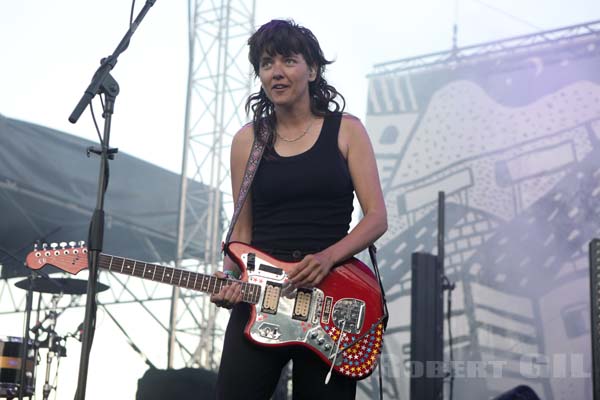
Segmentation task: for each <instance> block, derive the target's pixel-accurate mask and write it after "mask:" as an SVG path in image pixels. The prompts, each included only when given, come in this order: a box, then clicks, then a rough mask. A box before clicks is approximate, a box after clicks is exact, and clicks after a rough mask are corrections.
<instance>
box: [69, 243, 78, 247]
mask: <svg viewBox="0 0 600 400" xmlns="http://www.w3.org/2000/svg"><path fill="white" fill-rule="evenodd" d="M76 244H77V243H75V242H69V246H71V247H75V245H76Z"/></svg>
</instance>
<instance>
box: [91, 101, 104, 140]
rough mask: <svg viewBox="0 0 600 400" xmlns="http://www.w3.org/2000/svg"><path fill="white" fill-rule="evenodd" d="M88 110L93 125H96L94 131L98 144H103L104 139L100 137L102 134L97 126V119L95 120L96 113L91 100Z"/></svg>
mask: <svg viewBox="0 0 600 400" xmlns="http://www.w3.org/2000/svg"><path fill="white" fill-rule="evenodd" d="M103 106H104V105H103ZM90 112H91V113H92V120H93V121H94V126H95V127H96V133H97V134H98V140H100V146H104V140H103V139H102V134H101V133H100V128H99V127H98V121H96V114H95V113H94V105H93V104H92V102H91V101H90Z"/></svg>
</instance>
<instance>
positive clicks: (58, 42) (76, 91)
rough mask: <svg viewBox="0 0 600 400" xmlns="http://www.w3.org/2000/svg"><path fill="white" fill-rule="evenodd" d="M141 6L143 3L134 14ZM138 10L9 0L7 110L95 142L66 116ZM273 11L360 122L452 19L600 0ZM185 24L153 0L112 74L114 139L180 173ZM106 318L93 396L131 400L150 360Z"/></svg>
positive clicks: (476, 37) (583, 10)
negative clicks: (399, 68) (317, 58)
mask: <svg viewBox="0 0 600 400" xmlns="http://www.w3.org/2000/svg"><path fill="white" fill-rule="evenodd" d="M234 3H235V2H234ZM142 5H143V2H141V1H139V0H138V1H137V2H136V10H139V9H140V8H141V6H142ZM130 6H131V3H130V2H127V1H124V0H102V1H90V0H87V1H81V0H53V1H43V0H24V1H12V2H9V1H6V0H5V1H3V2H2V4H1V5H0V60H1V63H0V114H2V115H4V116H5V117H10V118H16V119H21V120H25V121H29V122H33V123H36V124H40V125H44V126H47V127H51V128H54V129H58V130H61V131H64V132H68V133H71V134H74V135H77V136H81V137H84V138H87V139H90V140H97V137H96V133H95V129H94V127H93V123H92V120H91V117H90V113H89V111H86V112H85V113H84V114H83V116H82V117H81V119H80V120H79V122H78V123H77V124H75V125H73V124H71V123H69V122H68V120H67V118H68V116H69V114H70V113H71V111H72V109H73V108H74V106H75V104H76V103H77V101H78V100H79V98H80V97H81V95H82V94H83V91H84V90H85V88H86V87H87V85H88V84H89V82H90V79H91V77H92V74H93V73H94V71H95V70H96V68H97V66H98V65H99V61H100V59H101V58H102V57H105V56H107V55H109V54H111V53H112V52H113V50H114V48H115V47H116V45H117V43H118V42H119V40H120V39H121V37H122V36H123V35H124V33H125V32H126V29H127V25H128V23H129V12H130ZM136 13H137V12H136ZM273 18H293V19H294V20H295V21H296V22H298V23H300V24H301V25H304V26H306V27H308V28H310V29H311V30H312V31H313V32H314V33H315V35H316V36H317V37H318V38H319V41H320V43H321V45H322V47H323V50H324V52H325V55H326V57H328V58H330V59H334V60H335V63H334V64H333V65H331V66H330V67H329V68H328V72H327V73H326V78H327V79H328V81H329V83H331V84H333V85H334V86H336V88H337V89H338V90H339V91H340V92H341V93H342V94H343V95H344V96H345V97H346V100H347V111H349V112H351V113H353V114H355V115H357V116H358V117H360V118H362V119H363V120H364V118H365V113H366V104H367V103H366V98H367V85H368V79H367V75H368V74H369V73H370V72H371V71H372V70H373V65H374V64H377V63H381V62H387V61H392V60H397V59H401V58H405V57H412V56H418V55H422V54H427V53H430V52H435V51H442V50H448V49H449V48H450V47H451V45H452V29H453V25H454V24H455V23H456V24H457V27H458V31H457V32H458V35H457V44H458V46H459V47H460V46H466V45H472V44H477V43H482V42H486V41H491V40H498V39H502V38H507V37H512V36H516V35H522V34H529V33H535V32H538V31H541V30H548V29H554V28H560V27H564V26H568V25H574V24H578V23H582V22H588V21H594V20H600V1H598V0H570V1H568V2H565V0H485V1H483V0H482V1H480V0H456V1H455V0H419V1H402V0H395V1H392V0H371V1H369V2H363V1H355V0H346V1H327V2H325V1H314V0H303V1H294V2H292V1H288V0H257V1H256V24H257V25H260V24H262V23H264V22H266V21H268V20H270V19H273ZM187 28H188V27H187V2H185V1H182V0H168V1H167V0H157V1H156V4H155V5H154V7H153V8H152V9H151V10H150V12H149V13H148V15H147V16H146V18H145V20H144V21H143V23H142V25H141V26H140V27H139V29H138V30H137V32H136V34H135V36H134V37H133V40H132V42H131V44H130V46H129V49H127V50H126V52H125V53H123V54H122V55H121V57H120V58H119V62H118V64H117V65H116V67H115V69H114V70H113V73H112V74H113V76H114V77H115V78H116V80H117V81H118V82H119V84H120V87H121V92H120V94H119V96H118V97H117V102H116V106H115V109H116V112H115V114H114V116H113V124H112V133H111V145H112V146H113V147H118V148H119V149H120V151H122V152H126V153H129V154H131V155H134V156H136V157H139V158H141V159H144V160H146V161H149V162H152V163H154V164H156V165H159V166H161V167H164V168H167V169H169V170H171V171H173V172H179V171H180V168H181V159H182V143H183V124H184V114H185V112H184V111H185V92H186V80H187V51H188V47H187V46H188V45H187ZM98 109H99V106H98V107H96V112H97V113H98ZM0 145H1V143H0ZM121 311H122V314H121V315H126V314H127V313H128V312H129V311H128V310H121ZM78 313H80V314H78ZM71 314H72V315H71V316H69V317H67V316H65V317H64V318H65V319H67V318H69V320H68V321H65V322H63V326H64V327H65V328H64V329H70V327H73V328H74V327H76V326H77V324H78V322H80V321H81V319H82V315H83V310H82V309H79V310H74V311H73V312H72V313H71ZM20 318H21V316H18V318H17V319H16V321H17V322H18V323H13V324H11V325H8V324H7V323H6V322H2V321H6V319H5V317H1V318H0V335H15V336H21V334H20V330H21V322H20V321H21V319H20ZM126 322H127V323H129V325H128V324H127V323H126V324H125V325H126V329H129V330H130V331H133V334H132V336H133V339H134V340H135V341H136V343H138V342H139V343H141V345H140V347H141V348H143V349H145V350H147V349H148V348H149V347H150V344H148V343H147V342H148V336H152V332H149V331H148V330H144V329H143V328H141V327H140V326H139V321H138V323H137V324H136V323H134V322H133V321H126ZM165 323H166V321H165ZM98 325H99V328H98V331H97V339H96V343H95V347H94V354H93V358H92V364H91V366H90V378H89V382H90V383H89V388H91V389H90V390H89V391H88V397H87V398H89V399H104V398H116V399H120V398H133V397H134V393H135V389H136V385H137V379H138V378H139V377H141V375H142V374H143V372H144V370H145V369H146V366H145V365H144V364H143V362H142V361H141V359H140V358H139V357H138V356H137V355H135V354H134V353H133V351H132V350H131V349H130V348H129V346H128V345H127V344H126V343H125V341H124V340H123V339H122V336H121V334H120V333H118V331H116V328H115V327H114V325H113V324H112V323H111V321H110V320H109V319H108V317H106V316H105V315H104V316H103V315H101V316H100V319H99V324H98ZM160 343H161V345H160V346H155V349H153V350H147V351H149V352H151V353H156V354H159V353H160V354H162V353H164V352H163V351H162V350H161V349H162V348H164V346H162V344H163V343H166V342H163V341H162V339H161V342H160ZM73 346H74V348H73V350H72V353H71V355H70V357H68V359H67V360H65V361H64V362H63V364H62V365H61V378H60V379H61V384H62V387H61V390H60V395H59V396H58V398H59V399H62V398H72V390H73V387H74V381H76V376H77V362H78V359H79V358H78V353H77V352H78V350H77V346H76V345H73ZM165 351H166V350H165ZM158 357H159V356H156V357H155V359H154V360H153V361H156V358H158ZM159 361H160V360H159ZM116 366H118V367H119V368H116ZM159 366H161V365H159ZM122 368H127V371H128V372H127V373H126V374H125V373H123V372H122ZM63 370H64V371H65V372H64V373H63V372H62V371H63ZM100 370H101V371H102V372H101V373H99V371H100ZM42 371H43V370H42ZM41 377H42V376H40V378H41ZM106 382H110V385H107V384H106ZM110 386H112V387H110ZM115 390H116V391H117V393H118V395H115Z"/></svg>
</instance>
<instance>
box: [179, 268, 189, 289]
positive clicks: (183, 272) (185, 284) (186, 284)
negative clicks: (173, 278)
mask: <svg viewBox="0 0 600 400" xmlns="http://www.w3.org/2000/svg"><path fill="white" fill-rule="evenodd" d="M184 274H187V275H186V276H185V277H184ZM189 280H190V272H189V271H181V278H179V286H182V287H185V288H187V287H188V283H189ZM181 281H183V282H184V283H183V285H182V284H181Z"/></svg>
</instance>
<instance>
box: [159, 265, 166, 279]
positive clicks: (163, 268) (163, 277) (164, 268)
mask: <svg viewBox="0 0 600 400" xmlns="http://www.w3.org/2000/svg"><path fill="white" fill-rule="evenodd" d="M162 270H163V274H162V276H161V277H160V281H161V282H164V281H165V271H166V270H167V267H162Z"/></svg>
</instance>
